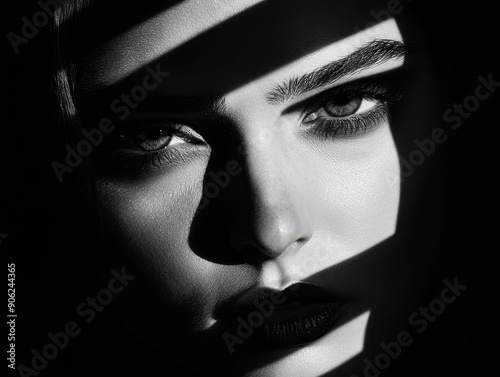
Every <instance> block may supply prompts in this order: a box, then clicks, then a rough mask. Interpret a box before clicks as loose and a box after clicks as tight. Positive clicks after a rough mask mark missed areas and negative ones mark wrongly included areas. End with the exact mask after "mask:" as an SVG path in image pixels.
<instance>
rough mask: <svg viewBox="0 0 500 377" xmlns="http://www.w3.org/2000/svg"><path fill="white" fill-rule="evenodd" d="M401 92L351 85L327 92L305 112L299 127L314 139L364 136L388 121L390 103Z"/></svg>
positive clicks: (383, 87) (384, 87)
mask: <svg viewBox="0 0 500 377" xmlns="http://www.w3.org/2000/svg"><path fill="white" fill-rule="evenodd" d="M399 98H400V93H399V92H398V91H394V90H391V89H389V88H387V87H386V86H385V85H380V84H353V85H347V86H343V87H340V88H335V89H333V90H330V91H328V92H327V93H326V94H323V95H320V96H319V98H316V99H314V100H313V101H312V102H311V103H310V104H309V105H308V106H307V107H306V110H305V114H304V117H303V119H302V124H303V125H304V126H305V128H306V129H307V130H308V131H309V132H311V133H313V134H314V135H316V136H320V137H322V138H333V137H341V136H352V135H356V134H360V133H364V132H366V131H368V130H370V129H372V128H375V127H377V126H378V125H379V124H381V123H382V122H383V121H384V120H387V119H388V115H389V104H392V103H395V102H397V101H398V100H399Z"/></svg>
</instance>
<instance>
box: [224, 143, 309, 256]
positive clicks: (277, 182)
mask: <svg viewBox="0 0 500 377" xmlns="http://www.w3.org/2000/svg"><path fill="white" fill-rule="evenodd" d="M271 136H272V135H271ZM243 159H244V163H243V165H244V171H245V181H246V182H245V190H244V192H245V194H244V195H245V198H240V199H242V200H241V201H240V203H239V205H238V206H237V208H236V212H237V216H236V221H235V223H234V227H233V234H232V238H233V239H232V241H233V246H234V247H235V249H236V250H238V251H245V252H246V253H260V254H261V256H262V255H264V256H266V257H270V258H277V257H279V256H280V255H281V254H283V253H284V252H285V251H286V250H288V249H289V248H291V247H292V246H294V245H297V244H302V243H304V242H307V240H308V239H309V238H310V236H311V234H310V233H311V231H310V229H309V226H310V224H309V222H308V221H307V219H308V214H307V213H306V208H305V206H304V203H303V195H302V194H301V191H302V187H301V181H300V177H298V174H297V169H296V167H295V166H294V163H293V161H292V160H291V159H290V158H289V156H288V153H287V151H286V146H284V145H283V141H282V140H280V139H278V138H277V137H266V138H264V140H258V139H257V140H256V139H254V140H253V142H251V143H248V147H247V148H246V151H245V154H244V157H243ZM237 200H238V199H237ZM242 203H245V204H246V205H243V208H241V207H240V206H241V204H242Z"/></svg>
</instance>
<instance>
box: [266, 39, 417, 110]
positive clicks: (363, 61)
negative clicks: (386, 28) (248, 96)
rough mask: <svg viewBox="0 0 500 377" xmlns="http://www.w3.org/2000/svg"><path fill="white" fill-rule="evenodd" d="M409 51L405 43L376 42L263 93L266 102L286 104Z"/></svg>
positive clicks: (386, 40) (402, 55)
mask: <svg viewBox="0 0 500 377" xmlns="http://www.w3.org/2000/svg"><path fill="white" fill-rule="evenodd" d="M409 52H410V47H409V46H408V45H407V44H406V43H403V42H400V41H395V40H391V39H376V40H374V41H371V42H370V43H368V44H367V45H365V46H363V47H361V48H360V49H358V50H356V51H354V52H353V53H352V54H350V55H348V56H346V57H345V58H342V59H340V60H336V61H334V62H332V63H329V64H327V65H325V66H323V67H320V68H318V69H316V70H314V71H312V72H310V73H306V74H305V75H302V76H300V77H292V78H290V79H288V80H287V81H285V82H284V83H282V84H279V85H277V86H276V87H275V88H273V89H272V90H271V91H269V92H268V93H267V94H266V100H267V102H268V103H270V104H273V105H276V104H280V103H284V102H287V101H289V100H292V99H294V98H296V97H298V96H300V95H302V94H304V93H307V92H310V91H312V90H315V89H318V88H321V87H324V86H326V85H329V84H332V83H334V82H336V81H338V80H339V79H341V78H342V77H345V76H348V75H352V74H355V73H357V72H360V71H362V70H364V69H366V68H369V67H374V66H377V65H380V64H382V63H385V62H387V61H389V60H393V59H403V58H404V57H405V56H406V55H408V53H409Z"/></svg>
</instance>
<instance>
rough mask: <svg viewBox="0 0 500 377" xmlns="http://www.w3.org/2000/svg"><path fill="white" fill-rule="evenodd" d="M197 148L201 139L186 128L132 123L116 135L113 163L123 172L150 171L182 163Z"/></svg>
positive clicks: (163, 123) (163, 122)
mask: <svg viewBox="0 0 500 377" xmlns="http://www.w3.org/2000/svg"><path fill="white" fill-rule="evenodd" d="M200 146H206V143H205V140H204V139H203V137H202V136H201V135H200V134H198V133H197V132H196V131H194V130H193V128H191V127H189V126H188V125H186V124H183V123H180V122H176V121H169V120H162V119H159V120H147V121H134V122H130V123H128V124H127V125H126V126H125V127H123V131H122V132H121V133H120V134H119V135H118V140H117V141H116V142H115V148H114V151H113V152H112V159H113V160H114V162H115V163H119V164H121V165H122V167H124V168H126V169H132V170H134V171H150V170H156V169H161V168H163V167H165V166H168V165H173V164H176V163H182V162H184V161H186V159H187V158H188V157H189V156H190V155H191V154H192V153H194V152H196V151H197V150H199V147H200Z"/></svg>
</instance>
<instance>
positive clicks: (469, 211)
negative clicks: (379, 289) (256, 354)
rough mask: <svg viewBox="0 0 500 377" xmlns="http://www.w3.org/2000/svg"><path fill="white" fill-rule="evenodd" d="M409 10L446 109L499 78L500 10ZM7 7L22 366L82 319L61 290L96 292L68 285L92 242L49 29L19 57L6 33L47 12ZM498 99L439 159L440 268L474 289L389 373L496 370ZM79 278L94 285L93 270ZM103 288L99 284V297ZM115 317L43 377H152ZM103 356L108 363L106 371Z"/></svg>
mask: <svg viewBox="0 0 500 377" xmlns="http://www.w3.org/2000/svg"><path fill="white" fill-rule="evenodd" d="M4 6H5V5H4ZM412 6H413V7H415V9H416V10H417V11H418V13H419V14H420V16H421V17H422V18H423V19H424V20H425V25H426V26H427V28H428V35H429V42H430V48H431V51H432V58H433V61H434V64H435V67H436V68H437V70H436V72H437V75H436V78H437V80H438V83H439V86H440V87H441V88H444V92H445V93H446V95H445V96H443V97H442V98H441V101H440V104H439V106H440V107H441V109H442V112H444V111H445V110H446V109H448V108H450V107H451V106H452V105H453V103H461V102H462V100H463V99H464V98H465V97H467V96H469V95H471V94H473V93H474V90H475V88H476V86H477V85H478V80H477V77H478V76H479V75H482V76H483V77H487V76H488V75H489V74H493V78H494V79H495V81H500V72H499V70H498V67H499V65H500V64H499V63H500V61H499V59H498V50H499V48H498V46H499V45H498V37H499V33H498V22H499V16H498V12H496V11H494V10H493V1H456V2H452V3H447V2H439V5H438V3H437V2H435V3H433V5H428V4H425V3H424V2H418V1H416V0H414V1H413V3H412ZM9 8H10V9H9V10H8V11H6V10H5V9H4V12H3V15H4V17H3V18H4V22H3V24H4V25H6V29H5V31H4V36H5V37H4V43H3V52H4V56H5V57H6V58H7V64H6V66H4V67H5V69H4V72H5V79H4V81H3V82H4V83H5V86H4V88H3V94H4V96H3V105H4V111H3V113H4V114H6V118H4V122H2V123H3V126H2V129H1V135H2V136H1V153H2V156H1V160H0V161H1V164H2V170H1V185H0V187H1V188H2V192H3V193H2V194H1V196H0V209H1V212H0V233H4V234H8V236H7V237H6V238H2V239H0V241H2V243H1V244H0V247H1V248H2V254H3V255H5V256H6V257H7V262H8V263H11V262H16V264H17V283H16V284H17V285H16V293H17V304H18V307H17V310H18V313H19V318H18V320H17V322H18V323H17V334H18V337H17V339H16V344H17V347H18V352H19V353H18V358H19V360H20V361H22V360H23V358H22V357H23V352H28V354H29V350H30V349H31V348H32V347H36V346H40V345H43V343H44V339H45V338H44V337H45V336H46V334H47V332H48V331H50V330H51V329H57V328H58V326H60V325H61V323H64V322H65V321H67V319H68V318H72V317H73V316H74V312H72V310H74V307H75V306H74V305H73V303H72V301H70V298H69V297H68V302H66V303H64V302H62V303H61V302H60V299H59V298H60V297H61V295H62V297H66V296H65V295H66V294H67V293H71V295H72V296H76V297H86V295H87V293H84V292H83V291H82V293H81V294H77V293H75V290H78V289H83V288H82V287H81V286H77V287H75V286H64V284H62V285H63V287H61V284H60V283H61V282H64V281H65V279H66V278H67V277H68V276H70V275H74V274H82V272H81V271H82V270H84V269H82V268H81V263H85V260H84V258H82V257H81V255H82V254H83V247H82V245H83V244H84V240H82V239H78V237H80V236H79V234H80V233H79V232H78V231H77V230H78V227H79V226H80V224H78V222H72V221H67V220H66V219H71V216H72V215H71V213H72V208H71V207H69V206H61V205H58V204H57V203H61V202H68V203H69V202H71V199H72V194H71V193H69V190H68V187H67V186H66V185H65V184H59V183H58V182H57V180H56V178H55V176H54V174H53V172H52V169H51V166H50V164H51V162H52V161H53V160H54V159H56V158H57V157H58V156H57V155H56V152H54V151H55V150H58V148H60V147H61V145H64V135H63V132H62V129H61V127H60V126H59V125H58V124H57V122H56V121H55V120H54V117H53V115H54V112H53V110H52V109H53V103H52V102H51V100H52V97H51V95H50V89H49V88H50V86H49V77H48V75H47V72H49V71H50V68H51V45H50V40H49V38H48V36H49V27H45V28H42V29H41V30H40V32H39V35H37V36H36V37H35V38H33V40H31V41H30V42H29V43H28V44H27V45H22V46H21V47H20V50H21V51H20V52H19V53H18V54H15V53H14V52H13V50H12V47H11V46H10V43H9V41H8V40H7V37H6V35H7V33H8V32H9V31H15V32H19V30H20V27H21V21H20V18H21V17H22V16H23V15H32V14H33V13H34V12H36V11H37V10H38V9H39V8H38V6H37V5H36V3H35V2H26V1H18V2H16V3H15V4H14V3H10V4H9ZM499 105H500V103H499V101H498V93H497V92H496V93H494V94H493V95H492V96H491V97H490V98H489V99H488V100H485V101H482V102H481V103H480V106H479V108H478V110H477V111H475V112H474V113H472V114H471V116H470V118H468V119H465V120H464V122H463V124H462V126H461V127H460V129H458V130H457V131H455V132H454V133H452V134H450V138H449V140H448V141H447V142H446V143H444V144H442V145H440V146H439V148H438V150H437V151H436V153H435V154H433V155H432V156H431V157H430V158H431V159H433V162H434V163H435V164H436V166H437V167H438V171H439V174H440V175H441V176H442V177H444V179H443V182H444V186H443V190H442V192H441V193H439V195H440V196H439V198H438V201H439V202H440V203H441V205H442V211H443V214H444V217H443V219H442V222H443V223H442V229H443V233H442V238H441V241H440V242H441V244H440V245H441V247H442V248H443V249H444V255H445V257H444V258H442V260H441V266H440V271H441V273H440V274H441V276H443V278H444V277H448V278H452V277H454V276H459V277H460V281H461V282H463V283H464V284H467V285H468V286H469V288H468V289H467V291H466V292H465V293H464V294H463V296H462V297H460V299H459V300H457V301H456V302H455V303H454V304H453V305H451V306H450V307H448V308H447V309H446V312H445V313H444V314H443V315H442V316H440V317H439V319H438V320H437V321H436V322H435V323H433V324H432V327H431V330H430V331H427V332H425V333H424V334H422V336H421V337H419V338H418V339H417V341H416V342H415V345H414V346H412V348H411V351H408V352H405V353H404V354H403V355H402V356H401V357H400V358H399V359H398V360H397V362H395V363H394V365H392V366H391V367H390V368H389V369H388V370H387V371H386V372H384V373H383V374H382V375H383V376H384V375H386V376H389V375H394V376H402V375H405V376H417V375H419V376H420V375H427V376H438V375H439V376H441V375H454V376H479V375H483V374H484V375H486V373H488V374H489V373H491V372H494V371H496V369H497V367H496V359H497V357H496V354H495V353H496V352H495V348H497V346H496V344H497V342H498V336H497V331H496V328H497V327H498V325H497V321H498V316H497V315H496V314H497V313H498V310H497V308H496V307H497V301H498V298H497V297H498V295H497V294H496V287H497V284H496V277H497V276H498V273H497V268H498V267H497V265H498V264H497V260H498V258H497V257H496V254H498V252H499V250H500V248H499V242H498V235H497V233H496V232H497V229H498V225H499V224H498V221H497V220H498V210H499V206H498V199H497V198H498V193H499V190H498V183H497V182H498V179H497V176H498V172H499V169H498V166H497V161H498V158H497V153H498V150H499V147H498V143H499V140H498V131H497V130H498V127H499V126H500V122H499V117H498V111H499V110H500V107H499ZM68 245H71V247H70V249H68ZM61 255H63V258H65V261H66V262H67V263H66V265H67V266H72V265H75V266H76V265H78V264H80V265H78V268H76V267H75V269H74V270H73V269H72V268H68V269H67V270H66V271H60V270H59V271H58V270H55V269H54V268H51V267H50V266H51V261H53V260H54V259H55V258H61ZM73 278H74V276H73ZM81 278H82V281H87V279H88V280H91V279H89V277H88V276H82V277H81ZM33 281H37V282H38V283H37V284H40V286H39V287H38V288H39V289H40V287H43V289H44V292H45V294H46V295H45V296H43V298H42V297H34V294H33V293H32V292H33V289H32V285H31V284H33ZM82 286H83V284H82ZM98 289H99V286H96V287H95V289H91V290H90V292H96V291H97V290H98ZM440 289H441V286H436V287H435V291H434V292H431V293H430V297H436V295H437V293H436V292H439V290H440ZM85 292H87V291H85ZM433 294H434V296H433ZM53 300H55V301H56V302H53ZM80 301H81V300H80ZM69 302H71V303H70V304H69ZM65 310H67V312H66V313H65V312H64V311H65ZM108 315H109V313H107V312H106V311H105V312H103V313H102V315H101V316H100V317H99V318H98V319H97V320H96V321H95V322H93V323H92V324H91V325H89V327H88V328H86V329H84V331H83V333H82V335H80V336H79V337H77V338H75V339H74V340H73V341H72V342H71V344H70V345H69V346H68V348H67V349H65V350H64V351H63V352H62V353H61V354H60V355H59V356H58V358H57V359H56V360H54V361H53V362H51V363H50V365H49V366H48V367H47V368H46V369H45V370H44V371H43V372H41V373H40V376H55V375H59V374H60V373H61V374H62V375H67V376H76V375H80V374H81V375H85V373H87V372H89V373H92V374H93V373H96V372H97V370H96V368H97V369H100V370H101V371H102V375H106V373H108V375H125V374H124V373H123V372H124V371H123V370H122V369H121V368H122V367H121V366H120V365H121V363H120V360H122V359H123V358H125V357H127V358H131V359H132V360H133V364H134V365H135V366H136V367H137V368H138V370H139V371H140V374H138V375H147V374H148V373H146V371H147V368H148V358H149V357H152V358H153V357H154V355H151V352H152V351H149V350H143V349H142V350H134V351H133V353H132V355H130V354H129V353H130V352H131V351H130V350H123V349H114V350H109V349H106V345H107V341H106V339H117V338H119V337H120V336H123V335H122V334H121V333H120V331H119V328H115V327H113V326H112V324H111V325H110V323H109V321H108V318H107V317H108ZM61 318H63V320H62V321H61ZM97 339H99V340H97ZM24 356H25V354H24ZM82 359H83V360H86V361H87V362H88V365H87V366H86V367H85V366H83V365H79V364H78V362H76V363H75V362H74V361H75V360H80V361H81V360H82ZM25 360H27V359H25ZM100 363H103V365H104V364H105V365H107V366H106V367H105V366H103V367H102V368H101V367H98V366H97V365H100ZM431 365H435V367H430V366H431ZM2 368H5V366H2ZM106 368H107V369H106ZM167 369H168V367H167ZM129 371H130V370H129ZM16 374H17V373H13V375H16ZM100 374H101V373H100ZM171 374H174V372H171ZM176 374H178V373H176ZM182 375H187V374H186V373H184V372H183V373H182Z"/></svg>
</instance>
